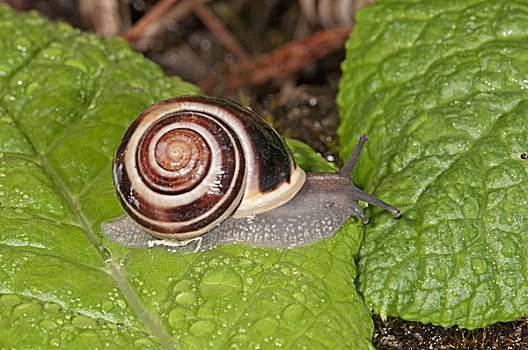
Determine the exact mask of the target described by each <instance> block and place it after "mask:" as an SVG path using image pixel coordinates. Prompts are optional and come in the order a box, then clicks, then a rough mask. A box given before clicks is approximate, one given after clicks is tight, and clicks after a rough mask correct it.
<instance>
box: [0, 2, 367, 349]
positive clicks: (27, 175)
mask: <svg viewBox="0 0 528 350" xmlns="http://www.w3.org/2000/svg"><path fill="white" fill-rule="evenodd" d="M0 91H1V98H0V348H32V349H34V348H40V347H41V348H49V347H60V348H67V349H73V348H75V349H86V348H114V349H115V348H126V349H128V348H148V347H152V348H179V347H181V348H186V349H187V348H196V349H203V348H241V349H249V348H278V347H286V348H287V347H290V348H336V347H339V346H342V347H346V348H351V347H353V348H356V349H368V348H371V347H372V345H371V343H370V337H371V334H372V327H373V326H372V320H371V318H370V315H369V314H368V312H367V309H366V307H365V306H364V304H363V303H362V301H361V300H360V298H359V297H358V295H357V293H356V290H355V285H354V279H355V274H356V271H355V265H354V259H353V256H354V255H355V254H356V253H357V251H358V247H359V241H360V239H361V234H362V233H361V232H360V230H359V229H358V227H357V226H356V225H350V226H349V227H348V230H342V231H341V232H340V233H338V234H337V235H335V236H334V237H333V238H332V239H329V240H326V241H324V242H319V243H317V244H314V245H312V246H307V247H299V248H297V249H267V248H254V247H249V246H244V245H230V246H224V247H220V248H217V249H214V250H211V251H207V252H202V253H199V254H188V255H181V254H176V253H170V252H168V251H165V250H162V249H153V250H147V249H136V250H130V249H125V248H122V247H119V246H116V245H113V244H111V243H109V242H108V241H106V239H105V238H104V237H101V235H100V230H99V225H100V223H101V222H102V221H104V220H107V219H110V218H113V217H116V216H118V215H120V214H122V212H123V211H122V209H121V208H120V205H119V203H118V201H117V199H116V197H115V195H114V190H113V187H112V180H111V161H112V156H113V154H114V150H115V147H116V146H117V143H118V141H119V139H120V138H121V135H122V134H123V132H124V130H125V129H126V127H127V126H128V124H129V123H130V122H131V120H132V119H133V118H134V117H135V116H136V115H138V114H139V113H140V112H141V111H142V110H143V109H144V108H146V107H147V106H148V105H150V104H151V103H153V102H154V101H157V100H161V99H164V98H167V97H169V96H173V95H178V94H184V93H194V92H197V89H196V88H195V87H193V86H191V85H189V84H186V83H183V82H182V81H180V80H179V79H177V78H167V77H165V76H164V75H163V73H162V72H161V70H160V69H159V68H158V67H157V66H155V65H154V64H153V63H151V62H149V61H147V60H145V59H144V58H143V57H142V56H141V55H139V54H136V53H133V52H132V50H130V48H129V47H128V46H127V45H126V43H125V42H124V41H122V40H120V39H101V38H99V37H97V36H95V35H91V34H87V33H81V32H79V31H76V30H74V29H72V28H71V27H70V26H68V25H65V24H57V23H48V22H46V21H45V20H44V19H43V18H41V17H39V16H38V15H37V14H34V13H31V14H23V15H18V14H16V13H15V12H14V11H13V10H11V9H10V8H8V7H6V6H0ZM294 146H295V145H294ZM294 153H295V154H296V155H298V158H299V160H300V161H301V162H302V161H303V159H309V160H313V159H315V158H314V157H313V152H312V156H309V153H310V152H308V151H307V149H305V148H303V147H300V146H298V147H297V148H296V149H294ZM318 162H319V163H320V160H318ZM301 165H302V164H301ZM304 165H305V166H308V165H310V164H307V163H305V164H304ZM318 169H321V166H319V167H318Z"/></svg>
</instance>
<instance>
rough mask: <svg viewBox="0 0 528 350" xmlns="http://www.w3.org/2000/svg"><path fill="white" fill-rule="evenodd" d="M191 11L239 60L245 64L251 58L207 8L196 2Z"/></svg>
mask: <svg viewBox="0 0 528 350" xmlns="http://www.w3.org/2000/svg"><path fill="white" fill-rule="evenodd" d="M193 11H194V13H195V14H196V16H198V18H200V20H201V21H202V23H203V24H204V25H205V26H206V27H207V28H208V29H209V31H210V32H211V33H213V34H214V35H215V36H216V37H217V38H218V40H220V42H221V43H222V44H223V45H224V46H225V47H226V48H227V49H228V50H229V51H231V52H232V53H233V54H234V55H235V56H236V57H237V58H238V60H239V62H246V61H250V60H251V56H250V55H249V54H248V53H247V52H246V50H245V49H244V48H243V47H242V45H241V44H240V43H239V42H238V40H237V39H236V38H235V37H234V36H233V35H232V34H231V33H230V32H229V30H227V28H226V27H225V26H224V24H223V23H222V21H221V20H220V19H219V18H218V17H216V15H215V14H214V13H213V11H211V10H210V9H209V8H208V7H207V6H205V5H204V4H202V3H201V2H199V1H197V2H195V3H194V5H193Z"/></svg>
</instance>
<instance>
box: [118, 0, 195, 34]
mask: <svg viewBox="0 0 528 350" xmlns="http://www.w3.org/2000/svg"><path fill="white" fill-rule="evenodd" d="M177 1H178V0H161V1H160V2H158V3H157V4H156V5H154V7H152V9H151V10H150V11H149V12H148V13H147V14H145V15H144V16H143V17H141V18H140V19H139V21H137V22H136V23H135V24H134V26H132V28H130V30H129V31H128V32H126V33H125V35H123V38H124V39H125V40H127V41H130V40H134V39H136V38H137V37H138V36H140V35H141V33H142V32H143V30H145V28H146V27H148V26H149V24H150V23H152V22H155V21H156V20H157V19H158V18H160V17H161V16H163V15H164V14H165V13H166V12H167V11H168V10H169V9H170V8H171V6H172V5H174V4H175V3H176V2H177ZM191 1H192V0H191Z"/></svg>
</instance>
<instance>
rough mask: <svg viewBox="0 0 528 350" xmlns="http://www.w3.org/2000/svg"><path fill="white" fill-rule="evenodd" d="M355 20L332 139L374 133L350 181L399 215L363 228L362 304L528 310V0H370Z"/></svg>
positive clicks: (446, 322)
mask: <svg viewBox="0 0 528 350" xmlns="http://www.w3.org/2000/svg"><path fill="white" fill-rule="evenodd" d="M357 21H358V24H357V27H356V29H355V31H354V33H353V34H352V37H351V39H350V41H349V42H348V44H347V58H346V62H345V63H344V65H343V69H344V76H343V82H342V85H341V87H340V95H339V98H338V100H339V104H340V105H341V108H342V116H343V123H342V125H341V129H340V135H342V136H344V135H353V136H357V135H358V134H359V133H362V132H366V133H372V134H376V135H377V137H376V138H373V139H372V141H370V142H371V145H370V147H369V149H368V153H367V154H365V155H364V156H363V157H362V158H361V160H360V163H359V165H358V166H359V169H360V170H359V171H358V174H357V175H358V176H357V181H358V183H359V184H360V185H364V186H365V187H366V188H367V189H369V188H370V189H374V188H375V187H376V190H377V191H380V192H382V193H384V199H386V200H387V201H389V202H390V203H391V204H394V205H399V206H400V207H401V208H402V209H403V214H402V217H401V219H399V220H392V218H390V217H389V216H387V215H385V216H381V217H380V218H379V220H378V221H377V222H376V225H369V226H366V230H365V240H364V243H363V246H362V248H361V251H360V259H359V273H360V277H359V290H360V292H361V293H362V294H363V296H364V298H365V301H366V303H367V305H368V306H370V307H371V308H372V309H373V310H374V311H375V312H377V313H380V314H381V316H383V317H386V316H399V317H402V318H405V319H408V320H418V321H421V322H432V323H434V324H439V325H443V326H451V325H455V324H457V325H460V326H462V327H467V328H475V327H481V326H485V325H487V324H490V323H493V322H497V321H508V320H513V319H515V318H517V317H520V316H523V315H526V314H527V313H528V279H527V278H528V276H527V270H528V264H527V258H528V254H527V251H526V244H527V238H528V205H527V204H528V163H527V162H526V161H525V160H523V159H521V158H520V154H521V153H522V152H525V151H528V141H527V140H528V138H527V135H528V65H527V57H528V3H527V2H526V1H509V0H504V1H486V0H456V1H420V0H414V1H398V0H392V1H379V2H377V4H376V5H374V6H373V7H371V8H368V9H365V10H364V11H363V12H361V13H359V14H358V17H357ZM352 139H353V138H352ZM352 147H353V144H352V142H350V143H348V144H347V143H345V144H343V153H344V154H349V153H350V152H351V150H352Z"/></svg>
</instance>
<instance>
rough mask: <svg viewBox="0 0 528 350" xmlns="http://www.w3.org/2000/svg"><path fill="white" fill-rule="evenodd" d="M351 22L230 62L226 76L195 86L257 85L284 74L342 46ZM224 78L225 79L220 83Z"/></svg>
mask: <svg viewBox="0 0 528 350" xmlns="http://www.w3.org/2000/svg"><path fill="white" fill-rule="evenodd" d="M353 27H354V26H353V25H345V26H340V27H336V28H332V29H324V30H321V31H319V32H317V33H315V34H313V35H312V36H309V37H308V38H305V39H302V40H299V41H293V42H289V43H287V44H285V45H283V46H280V47H278V48H277V49H275V50H273V51H272V52H270V53H268V54H265V55H263V56H260V57H258V58H256V59H254V60H252V61H248V62H246V63H244V64H241V63H237V64H231V65H230V66H229V68H228V72H227V74H226V75H227V76H223V75H222V76H220V77H219V78H218V77H217V78H212V79H207V80H203V81H201V82H199V83H198V86H199V87H200V88H201V89H202V90H204V91H206V92H207V91H212V89H213V88H214V87H215V86H217V85H224V86H225V88H226V89H228V90H235V89H239V88H241V87H243V86H250V85H258V84H262V83H265V82H266V81H268V80H270V79H274V78H280V77H284V76H285V75H286V74H288V73H293V72H296V71H298V70H299V69H301V68H302V67H303V66H304V65H305V64H306V63H308V62H310V61H314V60H317V59H319V58H322V57H324V56H326V55H328V54H329V53H330V52H333V51H336V50H339V49H342V48H343V47H344V45H345V42H346V41H347V40H348V37H349V36H350V32H351V31H352V28H353ZM224 81H225V83H224Z"/></svg>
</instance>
